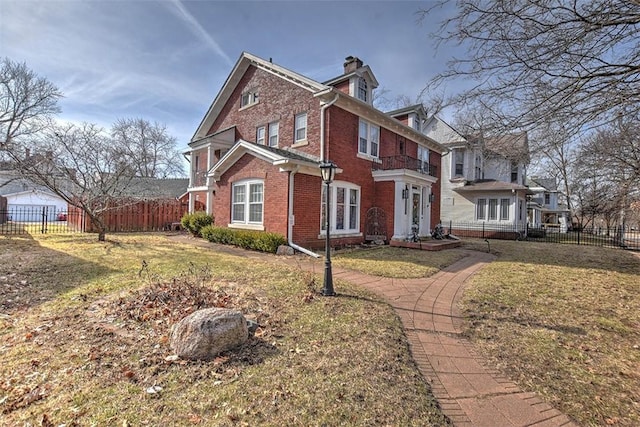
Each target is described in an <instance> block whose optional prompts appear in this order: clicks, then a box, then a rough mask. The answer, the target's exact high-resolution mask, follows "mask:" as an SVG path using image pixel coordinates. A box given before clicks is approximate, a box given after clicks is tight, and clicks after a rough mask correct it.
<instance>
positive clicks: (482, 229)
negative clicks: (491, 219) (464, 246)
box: [482, 221, 484, 239]
mask: <svg viewBox="0 0 640 427" xmlns="http://www.w3.org/2000/svg"><path fill="white" fill-rule="evenodd" d="M482 238H483V239H484V221H482Z"/></svg>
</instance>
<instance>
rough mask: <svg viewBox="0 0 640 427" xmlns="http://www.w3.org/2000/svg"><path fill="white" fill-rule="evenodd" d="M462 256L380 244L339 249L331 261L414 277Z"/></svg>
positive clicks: (380, 273)
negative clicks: (364, 247)
mask: <svg viewBox="0 0 640 427" xmlns="http://www.w3.org/2000/svg"><path fill="white" fill-rule="evenodd" d="M463 256H464V254H463V253H462V252H461V251H452V250H448V251H418V250H415V249H408V248H395V247H393V248H392V247H390V246H379V247H374V248H371V249H367V250H361V249H358V250H352V251H349V250H343V251H339V252H338V253H337V254H336V255H335V256H334V257H333V258H332V264H333V265H336V266H337V267H342V268H346V269H350V270H356V271H360V272H362V273H365V274H370V275H372V276H381V277H393V278H395V279H414V278H419V277H428V276H431V275H433V274H435V273H437V272H438V271H440V270H441V269H442V268H443V267H446V266H448V265H451V264H453V263H454V262H456V261H458V260H459V259H461V258H462V257H463Z"/></svg>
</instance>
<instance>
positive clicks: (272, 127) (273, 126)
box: [269, 122, 280, 147]
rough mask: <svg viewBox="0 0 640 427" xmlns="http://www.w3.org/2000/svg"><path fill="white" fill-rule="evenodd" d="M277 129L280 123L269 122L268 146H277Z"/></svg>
mask: <svg viewBox="0 0 640 427" xmlns="http://www.w3.org/2000/svg"><path fill="white" fill-rule="evenodd" d="M279 129H280V125H279V124H278V122H271V123H269V147H277V146H278V132H279Z"/></svg>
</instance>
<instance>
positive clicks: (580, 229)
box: [578, 226, 582, 246]
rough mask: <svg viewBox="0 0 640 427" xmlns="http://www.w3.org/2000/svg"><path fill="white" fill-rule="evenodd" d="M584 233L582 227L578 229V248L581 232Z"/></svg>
mask: <svg viewBox="0 0 640 427" xmlns="http://www.w3.org/2000/svg"><path fill="white" fill-rule="evenodd" d="M581 231H582V227H581V226H580V227H578V246H580V232H581Z"/></svg>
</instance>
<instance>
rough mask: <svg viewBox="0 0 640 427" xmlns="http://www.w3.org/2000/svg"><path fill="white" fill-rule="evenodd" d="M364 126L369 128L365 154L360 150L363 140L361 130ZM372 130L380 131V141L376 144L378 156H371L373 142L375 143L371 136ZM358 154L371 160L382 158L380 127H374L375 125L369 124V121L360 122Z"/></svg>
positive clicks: (361, 120) (362, 120)
mask: <svg viewBox="0 0 640 427" xmlns="http://www.w3.org/2000/svg"><path fill="white" fill-rule="evenodd" d="M362 124H364V125H366V127H367V132H366V133H367V134H366V135H365V136H366V138H365V139H366V140H367V148H366V152H363V151H361V149H360V138H361V135H360V129H361V127H362ZM372 128H376V129H377V130H378V140H377V141H375V143H376V144H377V150H376V154H375V155H374V154H371V151H372V145H373V142H374V141H373V140H372V138H371V134H372V132H371V129H372ZM358 154H359V155H363V156H366V157H368V158H370V159H379V158H380V126H378V125H374V124H373V123H371V122H369V121H367V120H365V119H362V118H361V119H360V120H359V121H358Z"/></svg>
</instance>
